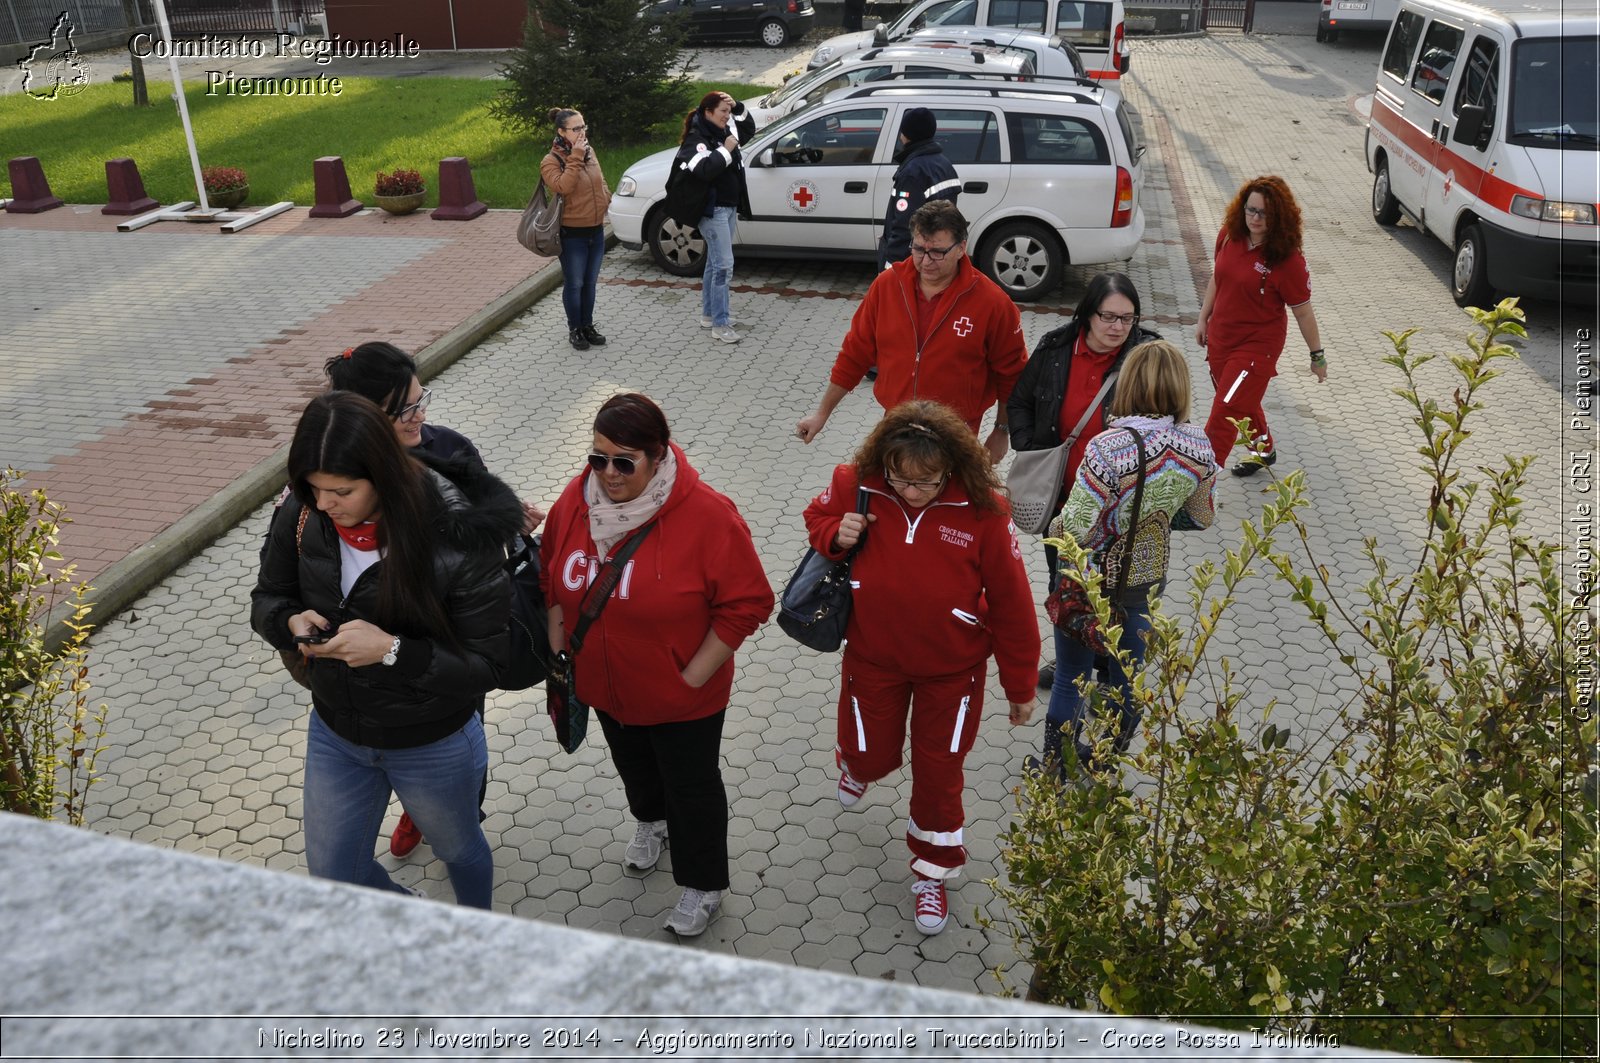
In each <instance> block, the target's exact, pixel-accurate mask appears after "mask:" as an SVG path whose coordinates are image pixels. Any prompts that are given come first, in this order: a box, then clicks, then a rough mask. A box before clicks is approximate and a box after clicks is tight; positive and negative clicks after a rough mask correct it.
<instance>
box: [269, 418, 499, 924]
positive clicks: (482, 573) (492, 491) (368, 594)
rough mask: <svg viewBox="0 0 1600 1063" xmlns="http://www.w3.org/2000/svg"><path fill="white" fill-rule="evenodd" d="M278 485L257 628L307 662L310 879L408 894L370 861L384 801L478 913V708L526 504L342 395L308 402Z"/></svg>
mask: <svg viewBox="0 0 1600 1063" xmlns="http://www.w3.org/2000/svg"><path fill="white" fill-rule="evenodd" d="M289 479H290V483H291V485H292V487H293V490H294V495H293V497H292V498H290V500H289V501H288V502H286V503H285V504H284V507H283V511H282V512H280V513H279V514H278V517H277V519H276V520H274V521H273V525H272V532H271V536H270V538H269V539H268V542H267V547H266V551H265V554H264V557H263V559H262V565H261V575H260V577H259V579H258V580H257V581H256V587H255V591H254V592H253V593H252V595H251V599H252V606H251V625H252V626H253V627H254V628H255V630H256V631H257V633H259V634H260V635H261V636H262V637H263V638H265V639H266V640H267V641H268V642H270V643H272V645H273V646H275V647H277V648H278V649H280V650H289V649H298V651H299V652H300V653H302V654H303V655H304V656H306V657H307V658H308V659H309V660H310V663H311V668H310V679H311V693H312V709H313V712H312V714H311V720H310V725H309V731H308V735H307V740H306V764H305V782H304V799H303V805H304V808H303V813H302V817H303V821H304V828H305V841H306V864H307V867H308V869H309V870H310V872H311V874H312V875H315V876H317V877H319V878H328V879H333V880H335V881H339V882H350V883H355V884H357V885H364V886H370V887H372V888H375V889H387V890H393V891H396V892H401V893H407V892H411V891H409V890H406V889H404V888H403V887H401V886H399V885H397V884H396V883H395V882H394V881H393V880H392V879H391V878H390V877H389V875H388V873H387V872H386V871H385V870H384V869H383V867H382V866H381V865H379V864H378V862H377V861H376V860H374V859H373V857H372V851H373V845H374V842H375V841H376V840H377V836H378V828H379V826H380V825H381V823H382V821H383V815H384V811H385V810H386V809H387V807H388V805H389V797H390V793H391V791H393V792H395V793H398V794H399V795H400V798H401V800H402V802H404V804H405V807H406V808H407V810H408V811H409V812H410V813H411V815H412V817H413V818H414V819H415V820H416V822H417V826H418V827H420V828H421V829H422V830H423V832H424V833H426V835H427V836H428V839H429V841H430V842H431V843H432V845H433V849H434V852H435V853H436V854H438V856H439V857H440V859H442V860H443V861H444V862H445V865H446V867H447V868H448V869H449V872H450V881H451V884H452V886H453V887H454V888H455V893H456V899H457V901H459V902H460V903H462V904H465V905H470V906H473V907H478V908H488V907H489V906H490V897H491V894H492V892H493V887H494V858H493V855H492V854H491V853H490V851H489V845H488V842H487V840H486V839H485V838H484V836H483V830H482V828H481V827H479V825H478V783H479V778H480V777H481V775H482V773H483V770H484V766H485V765H486V764H487V760H488V753H487V747H486V744H485V741H484V735H483V724H482V723H481V721H480V719H479V713H480V711H481V709H482V707H483V698H484V694H485V693H487V692H488V691H490V690H492V689H494V688H495V686H496V685H497V683H498V680H499V674H500V671H501V669H502V668H504V667H505V665H506V661H507V657H508V655H509V652H510V639H509V635H508V624H509V621H510V615H511V605H510V586H509V583H508V581H507V577H506V575H505V572H504V571H503V568H502V563H503V561H504V559H505V554H504V544H505V543H506V542H507V541H508V540H509V539H510V538H511V537H512V536H513V535H514V534H515V533H516V532H517V531H518V530H520V528H521V527H522V519H523V514H522V508H521V506H520V505H519V504H518V502H517V499H516V496H515V495H514V494H513V493H512V492H511V490H510V489H509V488H507V487H506V486H505V485H504V484H502V483H501V482H500V481H499V480H497V479H495V478H494V477H493V476H490V475H489V474H488V473H487V472H483V471H481V470H479V469H474V468H470V467H468V466H465V465H448V466H439V467H434V465H433V464H432V463H425V462H424V461H419V460H417V459H416V458H414V457H412V456H411V455H410V454H408V453H407V451H406V449H405V448H404V447H402V446H401V445H400V442H399V440H398V439H396V438H395V433H394V428H393V426H392V425H391V424H390V422H389V419H388V418H387V417H385V416H384V414H383V411H381V410H379V409H378V407H377V406H375V405H373V404H372V403H371V402H369V401H368V400H366V399H364V398H361V397H360V396H358V395H353V394H350V393H348V392H337V391H336V392H330V393H328V394H325V395H320V396H318V397H317V398H315V399H313V400H312V401H311V403H310V404H309V405H308V406H307V407H306V411H305V413H304V414H303V415H302V416H301V418H300V423H299V425H298V426H297V427H296V428H295V434H294V441H293V443H292V444H291V445H290V449H289Z"/></svg>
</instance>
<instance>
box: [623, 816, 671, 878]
mask: <svg viewBox="0 0 1600 1063" xmlns="http://www.w3.org/2000/svg"><path fill="white" fill-rule="evenodd" d="M666 837H667V821H666V820H664V819H658V820H652V821H648V822H641V823H640V824H639V825H638V826H637V827H636V828H634V831H633V841H631V842H629V843H628V851H627V852H625V853H623V854H622V862H623V863H625V864H627V865H628V866H629V867H631V868H633V869H634V870H635V871H649V870H650V869H651V868H652V867H655V866H656V864H657V863H659V862H660V860H661V843H662V842H663V841H664V840H665V839H666Z"/></svg>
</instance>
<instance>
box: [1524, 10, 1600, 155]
mask: <svg viewBox="0 0 1600 1063" xmlns="http://www.w3.org/2000/svg"><path fill="white" fill-rule="evenodd" d="M1597 79H1600V37H1564V38H1555V37H1547V38H1542V39H1526V40H1520V41H1518V42H1517V43H1516V46H1515V47H1514V48H1513V49H1512V51H1511V125H1510V129H1509V136H1508V139H1509V140H1510V141H1511V143H1513V144H1522V145H1525V146H1528V147H1557V146H1560V147H1568V146H1572V147H1580V148H1588V149H1590V150H1594V149H1595V148H1596V147H1597V146H1600V91H1597V88H1600V80H1597Z"/></svg>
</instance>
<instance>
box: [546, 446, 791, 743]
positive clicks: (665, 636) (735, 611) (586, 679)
mask: <svg viewBox="0 0 1600 1063" xmlns="http://www.w3.org/2000/svg"><path fill="white" fill-rule="evenodd" d="M672 450H673V453H675V454H676V455H677V457H678V477H677V481H676V482H675V483H674V484H673V486H672V494H670V495H669V496H667V501H666V504H665V505H663V506H662V507H661V509H660V511H659V512H658V513H657V514H656V517H655V527H654V528H652V529H651V531H650V534H649V536H648V537H646V538H645V540H644V542H643V543H641V544H640V545H639V549H638V550H636V551H635V552H634V554H633V556H632V557H631V558H629V559H628V563H627V567H626V569H625V570H624V574H623V577H622V580H621V582H619V583H618V584H617V589H616V590H614V591H613V592H612V598H611V601H610V602H609V603H608V604H607V605H606V607H605V610H604V612H602V613H601V614H600V618H599V619H598V620H596V621H595V622H594V623H593V624H591V625H590V626H589V631H588V633H587V634H586V635H584V639H583V648H582V649H581V650H580V651H579V652H578V654H577V656H576V657H575V658H574V661H575V664H574V671H575V673H576V677H577V688H578V698H579V700H581V701H583V702H585V703H586V704H588V705H591V706H593V707H594V708H597V709H602V710H604V711H605V712H606V713H607V714H608V715H610V716H612V717H614V718H615V719H617V720H618V721H619V722H621V723H624V724H629V725H634V726H637V725H648V724H658V723H678V722H682V721H684V720H698V719H701V718H703V717H706V716H710V715H712V714H713V713H716V712H719V711H720V710H722V709H723V708H725V707H727V704H728V693H729V691H730V690H732V689H733V658H731V657H730V658H729V659H728V660H727V661H726V662H724V663H723V665H722V667H721V668H719V669H717V671H716V672H715V673H714V674H713V675H712V676H711V678H710V679H708V680H707V681H706V683H705V685H704V686H701V687H700V688H699V689H695V688H694V687H691V686H689V685H688V684H687V683H685V682H684V681H683V678H682V676H681V674H680V673H682V671H683V668H684V666H685V665H687V664H688V663H689V660H690V658H692V657H693V656H694V655H695V652H696V651H697V650H699V649H700V644H701V643H702V642H703V641H705V637H706V632H708V631H712V630H715V631H716V633H717V637H718V638H720V639H721V640H722V641H723V642H725V643H727V644H728V645H729V646H732V647H734V648H735V649H737V648H738V647H739V644H740V643H742V642H743V641H744V640H745V639H747V638H749V637H750V636H751V635H752V634H754V633H755V630H756V629H757V628H758V627H760V626H761V625H762V624H763V623H764V622H765V621H766V619H767V617H768V616H769V615H770V614H771V613H772V605H773V596H772V585H771V584H770V583H768V582H767V574H766V571H765V570H764V569H763V568H762V567H761V559H760V558H759V557H757V556H756V547H755V543H753V542H752V541H751V539H750V528H749V527H748V526H747V525H746V524H745V522H744V518H743V517H741V516H740V515H739V510H738V509H737V508H736V507H735V506H734V504H733V502H732V501H731V500H730V499H728V498H727V496H725V495H722V494H720V493H718V492H717V491H714V490H712V489H711V488H710V487H708V486H706V484H705V483H704V482H702V481H701V479H700V474H699V473H697V472H696V471H695V470H694V469H693V468H692V467H691V466H690V465H689V460H688V458H686V457H685V456H684V453H683V451H682V450H680V449H679V448H678V446H677V445H676V444H672ZM590 475H591V474H590V472H589V470H587V469H585V470H584V471H583V472H582V473H580V474H579V475H578V476H577V477H576V478H575V479H573V481H572V482H571V483H569V484H567V487H566V490H564V491H563V492H562V493H561V497H560V499H558V500H557V501H556V504H555V505H554V506H552V507H550V513H549V515H548V516H547V517H545V522H544V544H543V546H542V547H541V549H540V551H539V560H540V563H541V564H542V565H543V568H544V573H543V576H542V580H543V584H544V593H545V600H546V601H548V602H550V603H551V604H552V605H559V606H560V607H561V612H562V624H563V627H564V628H565V630H566V633H567V637H568V638H569V639H570V638H571V637H572V632H573V629H574V628H576V627H577V625H578V610H579V607H580V606H581V605H582V603H583V595H584V592H585V591H587V590H588V588H589V584H590V583H591V582H593V580H594V578H595V576H596V574H597V573H598V572H599V568H600V562H599V560H598V558H597V557H596V554H597V551H596V549H595V544H594V539H593V538H591V537H590V535H589V504H588V503H587V502H586V501H584V497H583V485H584V481H585V480H586V479H587V478H588V477H589V476H590Z"/></svg>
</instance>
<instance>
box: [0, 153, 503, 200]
mask: <svg viewBox="0 0 1600 1063" xmlns="http://www.w3.org/2000/svg"><path fill="white" fill-rule="evenodd" d="M462 161H463V162H465V161H466V160H465V159H463V160H462ZM8 168H9V169H10V171H11V202H10V203H7V204H6V210H7V211H8V212H10V213H12V214H43V213H44V212H45V211H47V210H55V209H56V208H57V207H59V206H62V205H63V204H62V202H61V197H60V196H54V195H51V194H50V182H49V181H46V180H45V179H44V167H43V166H41V165H40V164H39V160H38V158H37V157H35V156H33V155H23V156H20V157H18V158H15V159H12V160H11V162H10V164H9V167H8ZM468 182H469V183H470V182H471V178H470V177H469V178H468ZM485 209H487V208H485ZM479 213H482V211H480V212H479Z"/></svg>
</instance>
